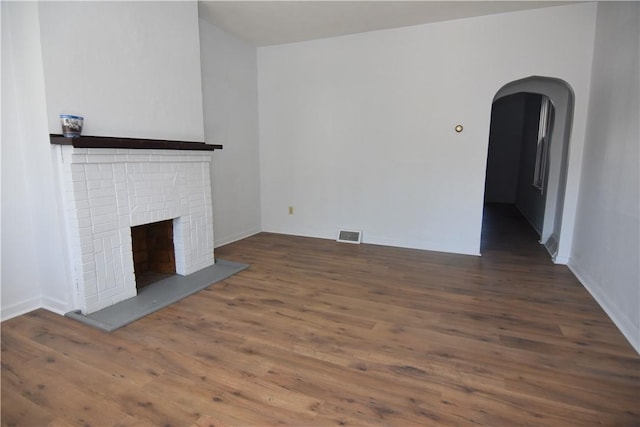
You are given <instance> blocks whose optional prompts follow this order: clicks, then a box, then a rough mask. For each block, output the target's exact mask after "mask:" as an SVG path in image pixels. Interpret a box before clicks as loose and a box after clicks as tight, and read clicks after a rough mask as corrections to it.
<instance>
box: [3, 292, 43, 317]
mask: <svg viewBox="0 0 640 427" xmlns="http://www.w3.org/2000/svg"><path fill="white" fill-rule="evenodd" d="M41 307H42V299H41V298H40V297H39V296H37V297H33V298H29V299H27V300H24V301H20V302H18V303H15V304H11V305H8V306H6V307H2V314H0V320H1V321H3V322H4V321H5V320H9V319H13V318H14V317H18V316H20V315H23V314H25V313H29V312H30V311H33V310H36V309H38V308H41Z"/></svg>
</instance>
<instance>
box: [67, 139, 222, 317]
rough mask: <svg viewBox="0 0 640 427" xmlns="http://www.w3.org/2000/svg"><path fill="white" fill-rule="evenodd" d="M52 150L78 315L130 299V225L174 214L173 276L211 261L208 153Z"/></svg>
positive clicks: (133, 289) (132, 286)
mask: <svg viewBox="0 0 640 427" xmlns="http://www.w3.org/2000/svg"><path fill="white" fill-rule="evenodd" d="M59 153H60V155H59V156H58V160H59V161H60V162H62V163H61V165H60V171H61V173H60V179H61V186H60V188H61V191H62V195H63V200H64V202H65V212H66V216H67V220H68V222H69V236H70V240H71V241H70V243H69V244H70V249H71V253H72V254H73V256H74V258H75V259H74V261H73V265H74V272H75V274H76V278H75V280H76V281H77V282H78V284H79V289H78V292H77V293H78V297H79V298H80V299H81V301H82V302H81V305H82V306H81V307H80V308H81V309H82V311H83V312H84V313H91V312H93V311H96V310H99V309H101V308H104V307H107V306H109V305H111V304H113V303H115V302H119V301H121V300H123V299H127V298H130V297H132V296H135V294H136V287H135V275H134V271H133V270H134V268H133V254H132V249H131V228H130V227H132V226H136V225H141V224H146V223H149V222H156V221H162V220H166V219H172V218H174V247H175V251H176V271H177V273H178V274H191V273H193V272H195V271H197V270H199V269H201V268H204V267H207V266H209V265H212V264H213V262H214V257H213V248H214V242H213V225H212V224H213V220H212V212H213V210H212V206H211V184H210V182H209V162H210V161H211V157H210V154H203V153H200V152H175V151H166V150H128V149H117V150H112V149H74V148H73V147H66V146H65V147H61V148H60V151H59ZM74 291H75V289H74Z"/></svg>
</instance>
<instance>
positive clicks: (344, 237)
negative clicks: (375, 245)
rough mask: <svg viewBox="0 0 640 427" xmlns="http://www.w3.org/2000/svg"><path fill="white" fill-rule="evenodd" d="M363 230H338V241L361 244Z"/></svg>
mask: <svg viewBox="0 0 640 427" xmlns="http://www.w3.org/2000/svg"><path fill="white" fill-rule="evenodd" d="M361 240H362V232H360V231H354V230H340V231H339V232H338V242H342V243H354V244H356V245H359V244H360V241H361Z"/></svg>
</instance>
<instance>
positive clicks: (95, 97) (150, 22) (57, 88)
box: [39, 1, 204, 141]
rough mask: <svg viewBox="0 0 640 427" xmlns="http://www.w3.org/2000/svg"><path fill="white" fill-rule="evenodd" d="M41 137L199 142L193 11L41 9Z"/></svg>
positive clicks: (188, 7)
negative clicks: (73, 125) (75, 129)
mask: <svg viewBox="0 0 640 427" xmlns="http://www.w3.org/2000/svg"><path fill="white" fill-rule="evenodd" d="M39 8H40V24H41V33H42V58H43V63H44V73H45V88H46V95H47V117H48V119H49V131H50V132H51V133H60V132H61V129H60V119H59V115H60V114H79V115H83V116H84V117H85V127H84V129H83V134H85V135H99V136H120V137H141V138H156V139H174V140H184V141H204V125H203V118H202V86H201V78H200V45H199V34H198V7H197V3H196V2H195V1H178V2H164V1H154V2H128V1H126V2H112V1H97V2H93V1H91V2H77V1H73V2H41V3H40V6H39Z"/></svg>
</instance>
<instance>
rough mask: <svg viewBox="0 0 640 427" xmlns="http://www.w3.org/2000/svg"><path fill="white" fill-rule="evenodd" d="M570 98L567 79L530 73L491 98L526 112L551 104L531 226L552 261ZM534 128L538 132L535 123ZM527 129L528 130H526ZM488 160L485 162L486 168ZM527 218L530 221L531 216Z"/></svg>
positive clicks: (564, 172)
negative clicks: (534, 220) (537, 203)
mask: <svg viewBox="0 0 640 427" xmlns="http://www.w3.org/2000/svg"><path fill="white" fill-rule="evenodd" d="M573 98H574V97H573V91H572V90H571V88H570V86H569V85H568V84H567V83H566V82H564V81H562V80H559V79H555V78H549V77H538V76H533V77H528V78H526V79H522V80H517V81H514V82H511V83H508V84H506V85H505V86H503V87H502V88H501V89H500V90H499V91H498V92H497V93H496V95H495V97H494V99H493V105H494V107H496V106H500V105H501V104H503V103H505V102H506V103H509V102H512V103H523V104H522V105H524V106H525V107H523V110H522V111H525V109H524V108H527V106H529V107H528V108H534V109H536V108H539V107H536V105H540V103H542V102H545V101H544V100H545V99H548V100H549V103H550V105H551V106H552V107H551V108H550V110H551V115H550V117H551V121H550V127H549V135H547V138H548V141H547V143H548V145H547V148H548V151H547V152H546V153H543V154H542V156H543V159H544V161H545V165H544V166H545V168H546V169H545V170H544V182H543V183H540V182H538V185H540V184H542V186H541V188H538V189H539V190H540V193H539V194H540V197H541V198H542V200H541V203H540V205H541V206H542V208H541V209H542V211H541V212H540V218H539V221H537V225H538V227H535V226H534V228H537V232H538V235H539V241H540V243H542V244H543V245H544V247H545V248H546V249H547V251H548V252H549V254H550V255H551V256H552V258H554V260H555V257H556V255H557V252H558V242H559V240H560V233H561V231H562V212H563V206H564V196H565V186H566V177H567V155H568V150H569V137H570V133H571V125H572V120H573ZM498 102H499V103H500V104H498ZM531 105H533V107H531ZM523 114H524V113H523ZM529 114H530V113H529ZM492 117H493V116H492ZM492 120H493V118H492ZM523 123H524V119H523ZM492 127H493V123H492ZM523 131H524V130H523ZM535 131H536V132H537V131H538V127H537V126H536V129H535ZM529 132H531V131H530V130H529ZM490 143H491V141H490ZM490 160H491V159H489V161H488V162H487V165H488V167H489V166H490ZM526 178H527V179H530V181H531V183H530V185H535V179H534V178H537V177H534V176H529V177H526ZM485 198H486V192H485ZM529 220H530V222H532V221H531V218H529Z"/></svg>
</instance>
